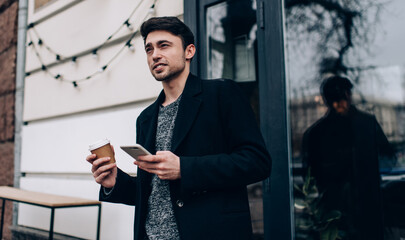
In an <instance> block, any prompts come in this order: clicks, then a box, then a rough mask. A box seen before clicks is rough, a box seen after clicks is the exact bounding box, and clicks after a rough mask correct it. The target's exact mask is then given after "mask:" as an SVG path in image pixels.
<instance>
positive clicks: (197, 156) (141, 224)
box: [100, 74, 271, 240]
mask: <svg viewBox="0 0 405 240" xmlns="http://www.w3.org/2000/svg"><path fill="white" fill-rule="evenodd" d="M164 98H165V95H164V92H163V91H162V92H161V94H160V95H159V97H158V99H157V100H156V101H155V102H154V103H153V104H152V105H150V106H149V107H147V108H146V109H145V110H144V111H143V112H142V113H141V114H140V116H139V117H138V119H137V124H136V127H137V128H136V131H137V142H138V143H139V144H141V145H143V146H144V147H145V148H146V149H147V150H148V151H150V152H151V153H152V154H153V153H155V152H156V151H155V138H156V127H157V116H158V111H159V105H160V104H161V103H162V102H163V101H164ZM172 152H173V153H174V154H176V155H177V156H179V157H180V168H181V179H180V180H175V181H170V194H171V201H172V204H173V209H174V214H175V217H176V221H177V225H178V228H179V233H180V237H181V239H183V240H199V239H201V240H203V239H204V240H206V239H222V240H224V239H225V240H226V239H230V240H231V239H232V240H237V239H240V240H247V239H251V238H252V227H251V220H250V212H249V202H248V195H247V190H246V185H248V184H251V183H254V182H258V181H261V180H264V179H265V178H267V177H269V175H270V170H271V159H270V155H269V153H268V152H267V150H266V147H265V143H264V141H263V138H262V136H261V133H260V131H259V128H258V126H257V123H256V120H255V118H254V115H253V112H252V110H251V107H250V105H249V102H248V101H247V99H246V98H245V97H244V93H243V92H242V91H241V90H240V89H239V88H238V86H237V85H236V83H235V82H233V81H230V80H201V79H199V78H197V77H195V76H193V75H191V74H190V75H189V77H188V79H187V82H186V85H185V88H184V91H183V93H182V98H181V100H180V105H179V110H178V113H177V118H176V122H175V128H174V130H173V137H172ZM151 179H152V174H150V173H147V172H145V171H143V170H141V169H138V174H137V177H130V176H129V175H127V174H126V173H124V172H122V171H121V170H119V171H118V176H117V183H116V185H115V187H114V190H113V191H112V193H111V194H110V195H108V196H106V195H104V191H102V190H101V191H100V200H102V201H109V202H116V203H124V204H129V205H135V206H136V208H135V224H134V238H135V239H139V240H143V239H144V237H145V219H146V215H147V202H148V197H149V195H150V192H151Z"/></svg>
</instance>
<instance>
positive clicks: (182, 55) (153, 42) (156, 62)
mask: <svg viewBox="0 0 405 240" xmlns="http://www.w3.org/2000/svg"><path fill="white" fill-rule="evenodd" d="M186 51H187V49H186ZM186 51H185V50H184V48H183V43H182V40H181V38H180V37H178V36H176V35H173V34H171V33H170V32H167V31H161V30H159V31H153V32H150V33H149V34H148V36H147V37H146V39H145V52H146V56H147V60H148V65H149V70H150V72H151V73H152V75H153V76H154V77H155V79H156V80H158V81H170V80H171V79H173V78H174V77H176V76H178V75H180V74H181V73H182V72H183V71H184V69H185V66H186V61H187V59H186Z"/></svg>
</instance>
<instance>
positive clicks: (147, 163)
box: [134, 151, 181, 180]
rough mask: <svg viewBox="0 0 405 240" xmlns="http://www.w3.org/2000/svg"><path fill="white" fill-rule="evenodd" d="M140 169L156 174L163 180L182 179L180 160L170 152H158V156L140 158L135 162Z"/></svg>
mask: <svg viewBox="0 0 405 240" xmlns="http://www.w3.org/2000/svg"><path fill="white" fill-rule="evenodd" d="M134 164H136V165H137V166H138V167H139V168H140V169H142V170H145V171H147V172H150V173H153V174H156V175H157V176H158V177H159V178H160V179H163V180H176V179H180V178H181V175H180V158H179V157H178V156H176V155H174V154H173V153H172V152H170V151H158V152H157V153H156V155H145V156H140V157H139V158H138V160H137V161H135V162H134Z"/></svg>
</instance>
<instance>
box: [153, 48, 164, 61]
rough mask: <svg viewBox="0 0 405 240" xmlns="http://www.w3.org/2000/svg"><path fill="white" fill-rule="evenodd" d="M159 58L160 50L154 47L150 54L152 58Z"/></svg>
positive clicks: (160, 56)
mask: <svg viewBox="0 0 405 240" xmlns="http://www.w3.org/2000/svg"><path fill="white" fill-rule="evenodd" d="M160 58H162V55H161V54H160V51H159V50H158V49H155V50H154V51H153V54H152V59H153V60H159V59H160Z"/></svg>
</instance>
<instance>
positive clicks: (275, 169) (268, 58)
mask: <svg viewBox="0 0 405 240" xmlns="http://www.w3.org/2000/svg"><path fill="white" fill-rule="evenodd" d="M223 1H226V0H185V1H184V21H185V23H186V24H187V25H188V26H189V27H190V29H191V30H192V31H193V32H194V33H196V44H197V50H198V51H197V55H196V57H195V60H193V61H192V63H191V71H192V72H193V73H194V74H196V75H198V76H200V77H205V76H206V73H204V71H203V69H206V61H205V59H206V58H205V54H206V52H205V51H206V49H204V46H205V44H204V43H205V41H206V32H205V28H204V26H205V12H206V8H207V7H208V6H211V5H212V4H216V3H219V2H223ZM228 1H232V0H228ZM256 1H257V11H256V12H257V22H258V32H257V40H258V49H259V51H258V60H259V61H258V62H259V66H258V69H259V102H260V123H261V126H260V128H261V131H262V134H263V137H264V139H265V141H266V145H267V148H268V150H269V151H270V154H271V156H272V160H273V164H272V174H271V177H270V178H269V179H267V180H265V181H264V182H263V214H264V231H265V239H283V240H289V239H294V223H293V210H292V209H293V204H292V191H291V188H292V176H291V163H290V159H291V158H290V151H291V150H290V138H289V132H290V131H289V129H290V126H289V117H288V108H287V106H288V105H287V88H286V76H285V59H284V36H283V33H284V22H283V4H284V1H283V0H272V1H268V0H256Z"/></svg>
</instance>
